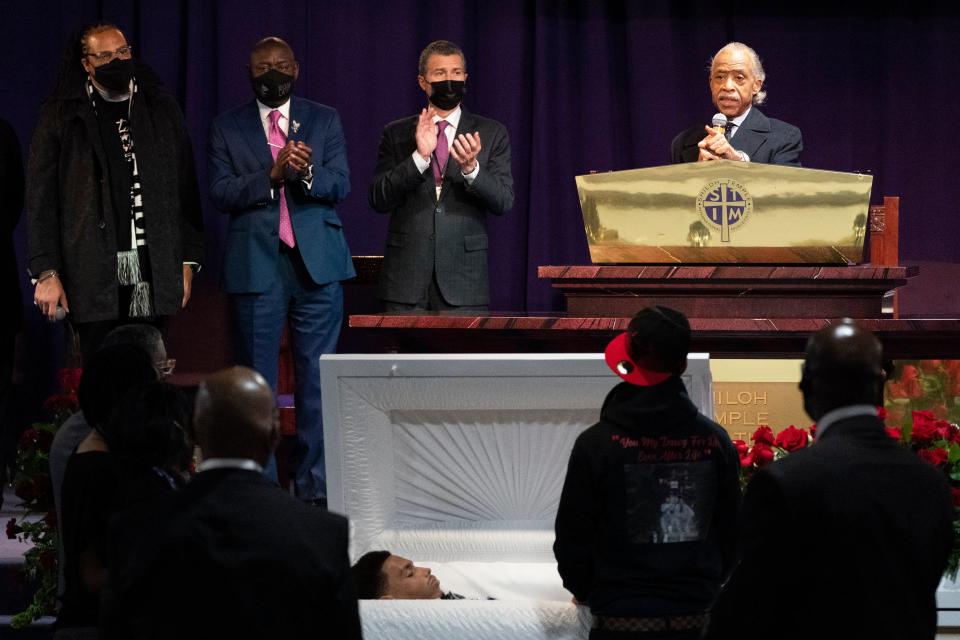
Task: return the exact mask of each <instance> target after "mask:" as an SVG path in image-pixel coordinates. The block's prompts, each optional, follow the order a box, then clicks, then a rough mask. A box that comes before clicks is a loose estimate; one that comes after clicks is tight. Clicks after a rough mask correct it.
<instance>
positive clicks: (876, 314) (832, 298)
mask: <svg viewBox="0 0 960 640" xmlns="http://www.w3.org/2000/svg"><path fill="white" fill-rule="evenodd" d="M538 273H539V276H540V277H541V278H545V279H549V280H550V282H551V285H552V286H553V287H554V288H555V289H558V290H560V291H561V292H563V294H564V296H565V297H566V301H567V313H568V314H569V315H571V316H582V317H611V318H629V317H631V316H633V314H634V313H636V312H637V311H639V310H640V309H642V308H643V307H646V306H649V305H651V304H663V305H666V306H668V307H673V308H674V309H677V310H678V311H682V312H683V313H685V314H686V315H687V316H689V317H691V318H841V317H852V318H882V317H883V296H884V294H886V293H887V292H888V291H891V290H893V289H896V288H897V287H900V286H903V285H904V284H906V282H907V278H912V277H913V276H915V275H917V268H916V267H875V266H869V265H868V266H823V267H818V266H754V265H750V266H665V265H647V266H643V265H631V266H599V265H591V266H545V267H540V268H539V271H538Z"/></svg>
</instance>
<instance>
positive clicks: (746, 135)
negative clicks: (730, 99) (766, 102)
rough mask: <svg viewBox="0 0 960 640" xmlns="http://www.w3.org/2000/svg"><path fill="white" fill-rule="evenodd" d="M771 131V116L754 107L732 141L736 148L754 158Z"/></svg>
mask: <svg viewBox="0 0 960 640" xmlns="http://www.w3.org/2000/svg"><path fill="white" fill-rule="evenodd" d="M769 133H770V120H769V118H767V116H765V115H763V113H762V112H761V111H760V110H759V109H757V108H756V107H753V108H752V109H750V113H749V114H748V115H747V117H746V119H745V120H744V121H743V124H741V125H740V131H738V132H736V135H735V136H733V139H732V140H731V143H732V144H733V147H734V148H735V149H739V150H740V151H743V152H744V153H746V154H747V155H748V156H750V157H751V158H753V157H754V156H755V155H756V154H757V151H759V150H760V147H762V146H763V145H764V144H765V143H766V142H767V136H768V135H769Z"/></svg>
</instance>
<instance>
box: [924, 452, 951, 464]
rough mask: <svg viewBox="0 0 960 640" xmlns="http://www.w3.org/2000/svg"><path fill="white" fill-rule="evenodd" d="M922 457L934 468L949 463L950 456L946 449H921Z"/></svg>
mask: <svg viewBox="0 0 960 640" xmlns="http://www.w3.org/2000/svg"><path fill="white" fill-rule="evenodd" d="M918 453H919V454H920V457H921V458H923V459H924V460H926V461H927V462H929V463H930V464H932V465H934V466H940V465H942V464H946V463H947V459H948V458H949V456H948V455H947V452H946V451H945V450H944V449H920V451H919V452H918Z"/></svg>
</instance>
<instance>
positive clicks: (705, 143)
mask: <svg viewBox="0 0 960 640" xmlns="http://www.w3.org/2000/svg"><path fill="white" fill-rule="evenodd" d="M704 129H706V131H707V137H705V138H704V139H703V140H701V141H700V142H698V143H697V146H698V147H700V155H699V156H698V157H697V162H708V161H710V160H741V159H742V158H741V157H740V152H738V151H737V150H736V149H734V148H733V147H732V146H730V141H729V140H727V138H726V136H724V135H723V133H722V132H721V131H720V130H719V129H714V128H712V127H704Z"/></svg>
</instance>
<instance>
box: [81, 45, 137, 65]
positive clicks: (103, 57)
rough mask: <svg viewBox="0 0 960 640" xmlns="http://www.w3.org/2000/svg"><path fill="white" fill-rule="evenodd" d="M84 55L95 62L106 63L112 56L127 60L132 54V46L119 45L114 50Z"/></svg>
mask: <svg viewBox="0 0 960 640" xmlns="http://www.w3.org/2000/svg"><path fill="white" fill-rule="evenodd" d="M84 55H85V56H88V57H90V58H93V59H94V60H96V61H97V62H100V63H107V62H110V61H111V60H113V59H114V58H120V59H121V60H129V59H130V58H131V56H133V47H131V46H130V45H128V44H125V45H123V46H122V47H119V48H118V49H116V50H115V51H101V52H100V53H85V54H84Z"/></svg>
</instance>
